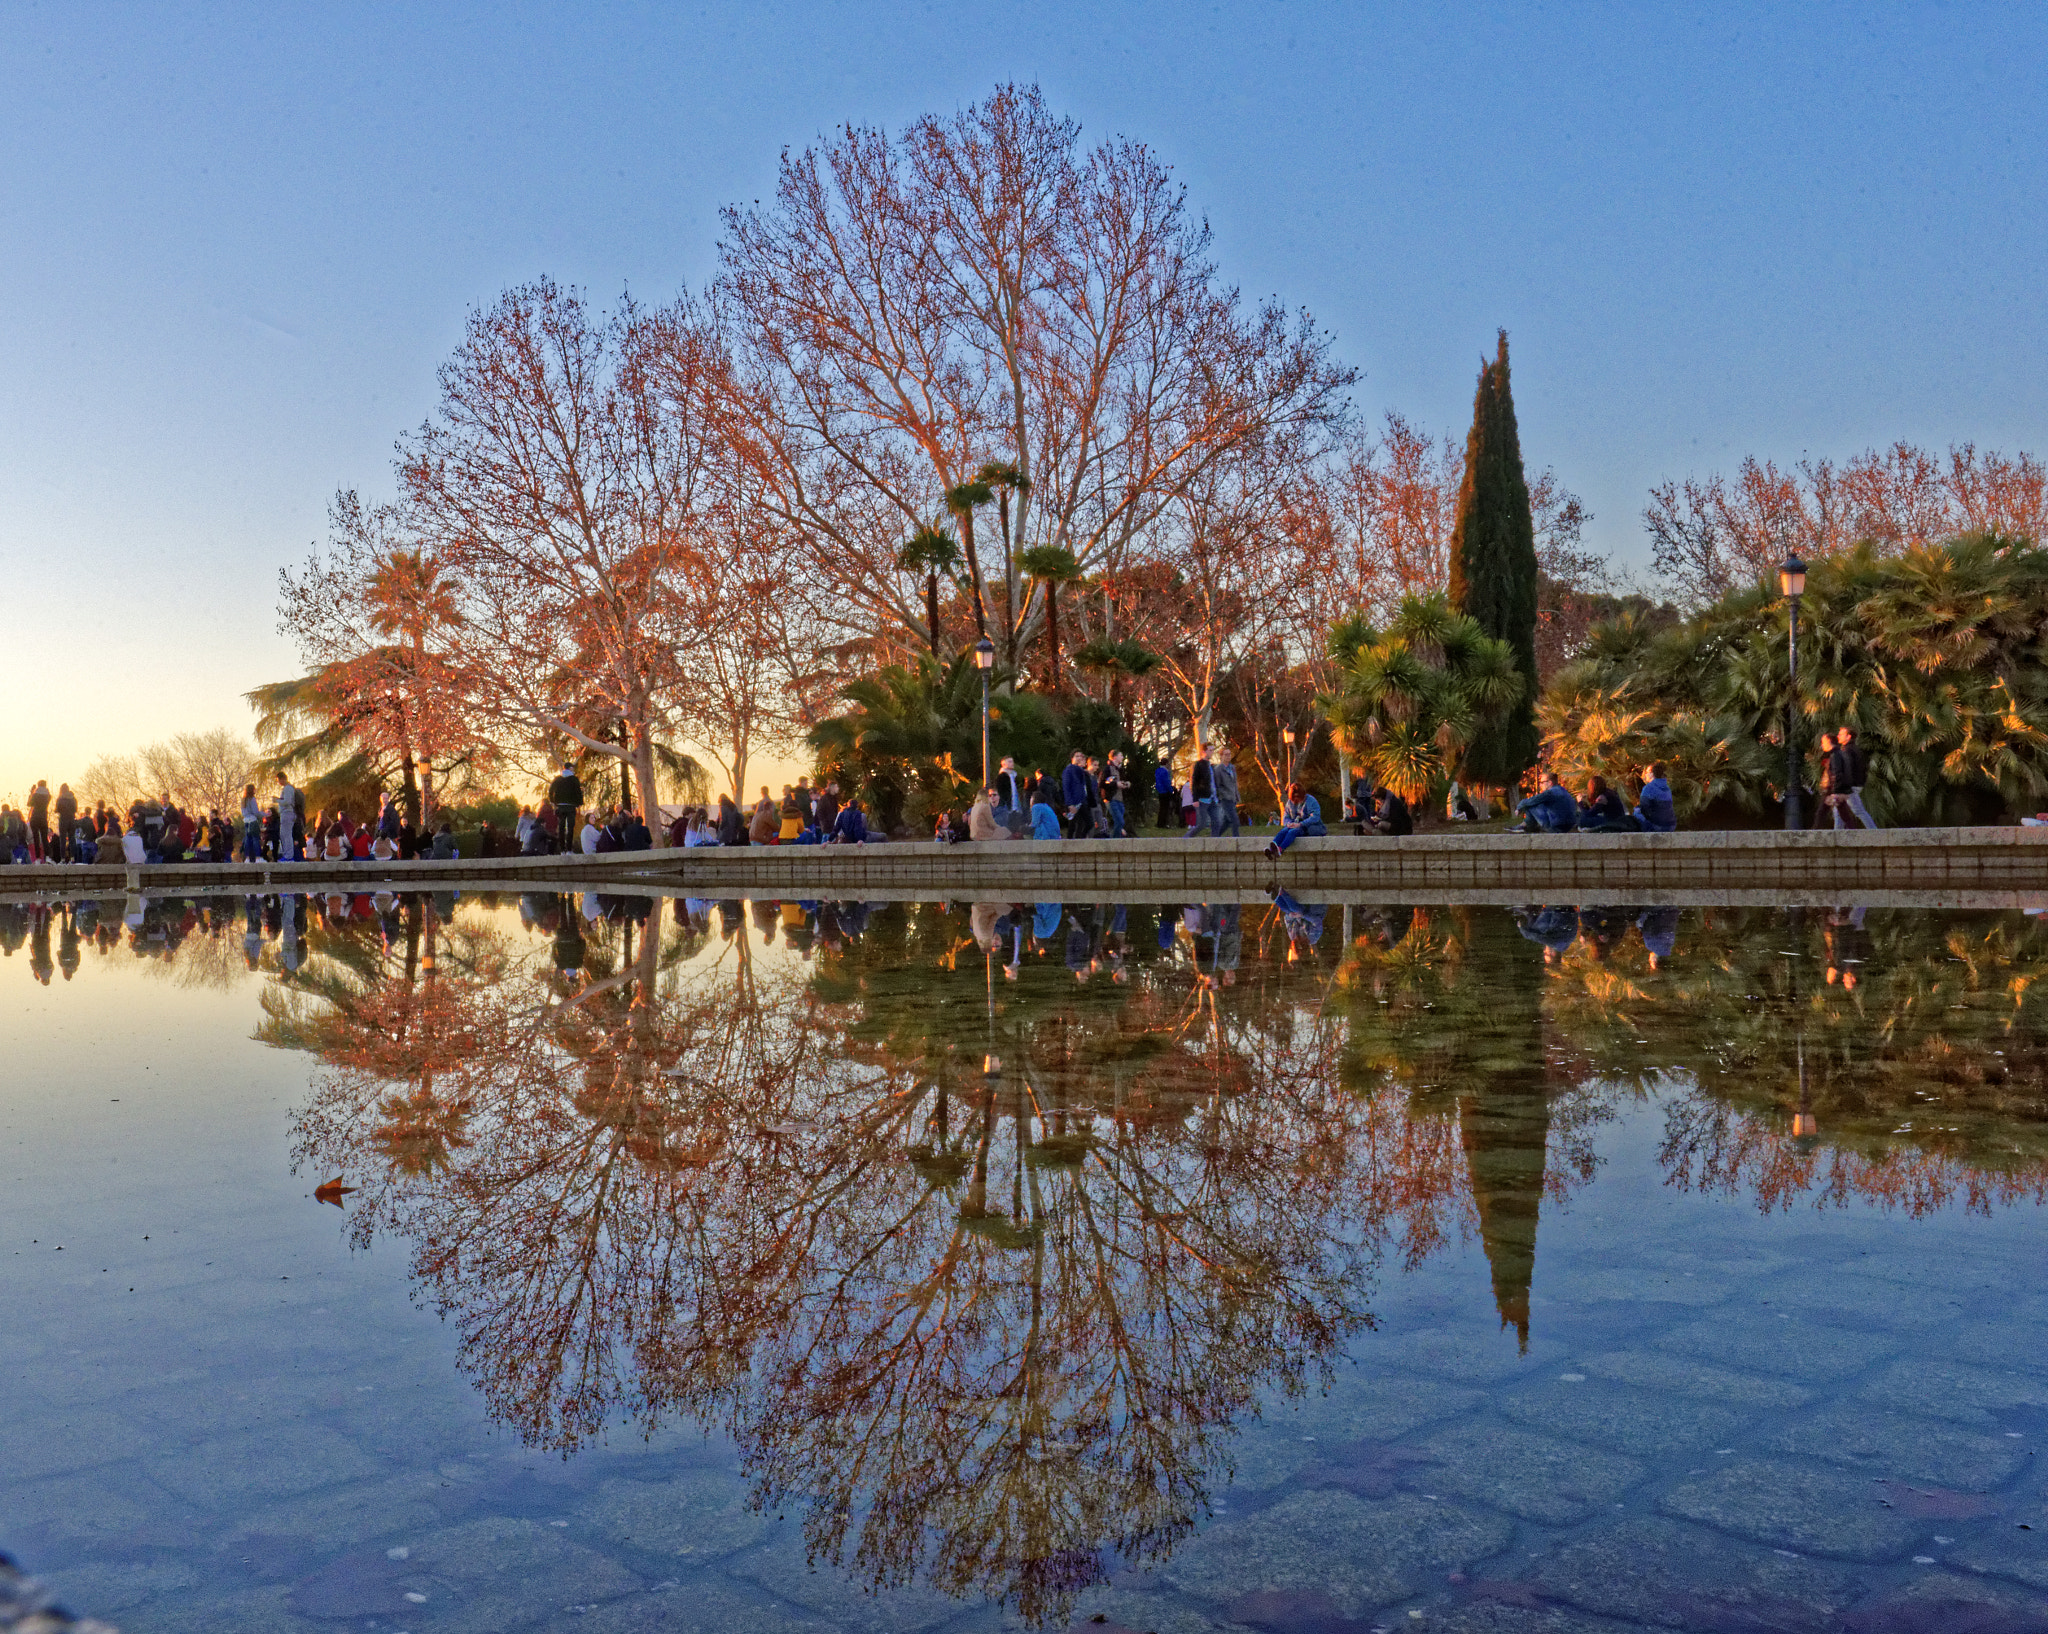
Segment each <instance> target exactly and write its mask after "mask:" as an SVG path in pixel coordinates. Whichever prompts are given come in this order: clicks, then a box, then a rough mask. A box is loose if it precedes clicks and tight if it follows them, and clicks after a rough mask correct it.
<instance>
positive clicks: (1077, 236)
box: [715, 85, 1353, 665]
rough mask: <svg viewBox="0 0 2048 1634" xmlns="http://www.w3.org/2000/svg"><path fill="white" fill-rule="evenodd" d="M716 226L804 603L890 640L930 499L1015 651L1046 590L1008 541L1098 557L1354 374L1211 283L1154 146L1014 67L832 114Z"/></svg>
mask: <svg viewBox="0 0 2048 1634" xmlns="http://www.w3.org/2000/svg"><path fill="white" fill-rule="evenodd" d="M725 226H726V238H725V242H724V244H723V246H722V257H723V270H722V273H721V276H720V279H719V281H718V285H717V288H716V295H715V299H716V301H717V305H718V309H719V312H720V314H721V317H722V318H723V320H724V322H725V325H726V326H727V328H728V330H729V332H730V334H731V336H732V339H733V343H734V347H735V355H736V359H737V362H738V365H739V368H738V373H737V376H736V382H737V385H738V389H739V391H740V392H741V394H742V397H743V399H744V402H745V404H746V414H745V419H746V421H747V424H748V435H747V436H746V437H745V439H744V448H745V452H746V454H747V456H748V457H749V459H750V460H751V461H752V463H753V464H754V467H755V469H756V470H757V471H758V472H759V473H760V474H761V476H762V478H763V480H764V483H765V486H766V493H767V496H768V502H769V503H770V504H772V505H773V506H774V507H775V508H776V509H777V510H778V512H779V513H780V516H781V518H782V519H783V521H784V522H785V523H786V525H787V526H788V527H789V529H790V530H791V532H792V535H793V536H794V537H795V538H797V539H799V540H800V541H801V542H802V544H803V546H804V548H805V549H806V551H807V552H808V554H809V556H810V558H811V560H812V562H813V563H814V564H815V568H816V580H815V582H816V583H818V584H819V585H820V586H821V587H822V588H823V589H824V590H826V591H827V592H828V597H826V598H821V602H820V610H821V612H822V613H823V614H824V615H825V616H826V617H827V618H828V619H830V620H832V621H834V622H836V623H837V624H838V625H839V626H840V627H841V628H842V629H844V630H845V631H847V632H848V633H849V634H853V635H857V636H861V637H868V638H872V639H875V640H877V641H879V642H880V643H881V644H882V645H883V646H884V647H887V648H893V649H902V650H908V649H911V648H913V647H914V646H916V645H917V644H918V639H919V636H920V634H928V617H927V616H926V609H924V608H923V607H922V606H921V605H920V590H921V588H923V583H922V580H921V579H920V577H919V574H918V571H917V570H916V569H915V568H914V567H905V566H903V565H901V563H902V561H903V557H902V547H903V544H904V541H905V540H906V539H908V538H909V537H911V536H912V535H913V534H914V533H915V532H916V531H917V530H918V529H919V528H920V527H923V526H926V525H928V524H931V523H932V522H934V521H937V520H941V519H943V518H944V517H945V514H946V512H947V510H948V508H949V506H950V508H952V509H953V510H954V511H955V512H956V513H960V512H964V513H965V514H962V515H960V518H959V532H960V537H961V539H962V541H963V544H967V545H968V563H967V565H968V569H969V581H970V584H973V585H979V586H980V588H981V599H982V600H983V601H984V603H985V604H986V607H987V616H988V622H989V625H990V630H991V634H992V636H993V637H994V638H995V639H996V642H997V645H998V648H999V650H1000V652H1001V654H1002V658H1003V661H1004V663H1005V664H1006V665H1016V664H1018V663H1019V662H1020V661H1021V660H1022V659H1023V658H1024V656H1025V653H1026V648H1027V647H1028V645H1029V643H1030V641H1031V638H1032V636H1033V635H1034V634H1035V632H1036V629H1037V624H1038V620H1039V619H1040V617H1041V616H1042V608H1043V603H1044V594H1043V590H1042V588H1041V585H1040V583H1039V582H1037V581H1031V580H1028V578H1027V576H1026V575H1024V574H1023V573H1022V571H1021V570H1020V567H1019V562H1018V557H1019V555H1020V554H1021V553H1022V552H1023V551H1024V550H1026V549H1028V548H1031V547H1034V546H1053V547H1058V548H1063V549H1065V550H1067V551H1069V552H1071V553H1072V555H1073V557H1074V560H1075V562H1076V564H1077V566H1078V569H1079V571H1080V572H1081V573H1083V574H1093V573H1097V572H1100V571H1102V570H1104V569H1117V568H1120V567H1121V566H1123V565H1124V564H1125V563H1126V561H1127V560H1128V559H1129V558H1130V557H1132V556H1133V555H1135V554H1139V553H1142V552H1143V550H1144V549H1145V547H1146V544H1147V542H1148V540H1149V539H1150V537H1151V534H1152V529H1153V527H1154V525H1155V524H1156V523H1157V522H1159V520H1160V519H1161V517H1162V516H1163V514H1164V513H1165V511H1166V510H1167V508H1168V507H1170V506H1171V505H1173V504H1174V503H1175V501H1176V500H1177V499H1178V498H1179V497H1180V496H1182V495H1183V494H1185V493H1186V492H1187V491H1188V490H1189V489H1190V487H1191V486H1192V485H1193V484H1195V483H1197V482H1198V481H1199V480H1200V479H1201V478H1202V477H1203V475H1204V474H1205V473H1206V472H1207V471H1208V470H1209V469H1210V468H1211V467H1212V466H1213V465H1214V464H1215V462H1216V461H1218V460H1219V459H1221V458H1223V457H1224V456H1226V455H1227V454H1228V453H1229V452H1230V451H1231V450H1233V449H1235V448H1236V447H1238V446H1239V445H1240V444H1241V443H1243V442H1244V441H1245V440H1247V439H1249V438H1255V437H1258V436H1261V435H1264V434H1267V433H1270V432H1273V431H1275V430H1279V429H1283V428H1286V427H1289V426H1298V425H1302V424H1306V423H1312V422H1315V421H1318V420H1320V419H1325V418H1329V417H1333V416H1335V415H1336V414H1337V413H1338V412H1339V411H1340V409H1341V398H1342V393H1343V390H1344V388H1345V386H1346V385H1347V384H1348V382H1349V381H1350V380H1351V379H1352V378H1353V376H1352V373H1351V371H1349V370H1347V369H1344V368H1342V367H1340V366H1338V365H1336V364H1335V363H1333V362H1332V361H1331V359H1330V357H1329V355H1328V343H1327V340H1326V338H1325V337H1324V336H1323V335H1322V333H1321V332H1320V331H1318V330H1317V329H1315V327H1314V326H1313V325H1312V324H1311V323H1310V322H1309V321H1308V319H1307V318H1306V317H1290V315H1289V314H1287V313H1286V312H1285V311H1283V310H1282V309H1280V308H1279V307H1277V306H1271V305H1268V306H1264V307H1260V308H1258V309H1256V310H1247V309H1246V307H1245V305H1244V303H1243V302H1242V301H1241V300H1240V298H1239V296H1238V293H1237V291H1236V290H1234V289H1231V288H1229V287H1227V286H1225V285H1224V284H1223V283H1222V282H1221V281H1220V280H1219V278H1218V276H1217V274H1216V269H1215V267H1214V266H1213V264H1212V263H1211V261H1210V260H1209V235H1208V229H1207V227H1206V225H1205V224H1203V223H1202V222H1200V221H1199V220H1197V219H1194V218H1191V217H1190V215H1189V213H1188V210H1187V206H1186V200H1185V196H1184V194H1183V191H1182V189H1181V188H1180V187H1179V186H1177V185H1176V184H1175V183H1174V182H1173V180H1172V178H1171V175H1170V174H1169V172H1168V170H1167V169H1166V167H1165V166H1164V165H1162V164H1161V163H1160V162H1159V160H1158V159H1157V158H1156V157H1155V156H1154V155H1153V154H1152V153H1151V151H1150V150H1149V149H1147V148H1146V147H1145V146H1144V145H1143V144H1141V143H1137V142H1132V141H1128V140H1123V139H1118V140H1114V141H1109V142H1105V143H1102V144H1100V145H1098V146H1096V147H1094V148H1090V149H1084V148H1083V147H1082V146H1081V140H1080V130H1079V127H1078V126H1077V125H1076V124H1075V123H1074V122H1073V121H1072V120H1069V119H1062V118H1060V117H1058V116H1056V115H1055V114H1053V113H1052V112H1051V111H1050V110H1049V109H1048V108H1047V107H1046V106H1045V103H1044V100H1043V98H1042V97H1041V95H1040V93H1039V91H1038V90H1037V88H1036V87H1032V86H1016V85H1005V86H1001V87H999V88H997V90H996V91H995V92H994V93H993V94H992V95H990V96H989V97H988V98H987V99H986V100H984V101H982V102H980V103H977V104H975V105H974V106H972V107H969V108H967V109H964V110H962V111H961V112H959V113H956V114H954V115H952V116H950V117H941V116H937V115H929V116H926V117H924V118H921V119H918V120H916V121H914V122H912V124H911V125H910V126H909V127H908V128H907V129H906V130H904V131H903V132H902V133H901V135H900V136H899V137H895V138H891V137H890V136H889V135H887V134H886V133H884V132H882V131H879V130H875V129H873V128H865V127H851V126H849V127H847V128H846V129H844V130H842V131H841V132H839V133H838V134H837V135H836V136H835V137H834V138H832V139H831V140H830V141H828V142H824V143H822V144H821V145H820V146H818V147H815V148H811V149H807V150H805V151H804V152H802V153H798V154H791V155H787V156H785V158H784V160H783V164H782V172H781V176H780V179H779V182H778V185H777V188H776V192H775V197H774V199H773V201H772V202H771V203H769V204H767V205H766V206H760V205H757V206H755V207H754V208H752V209H745V210H742V209H732V210H729V211H727V213H726V217H725ZM984 468H992V469H989V470H986V471H985V469H984ZM991 504H992V505H993V506H994V508H995V511H996V514H995V515H994V516H988V515H987V514H986V509H987V507H988V506H989V505H991ZM977 511H981V512H983V516H982V519H981V523H980V527H979V530H978V531H974V530H975V513H976V512H977ZM991 522H993V523H994V524H995V525H994V527H993V528H991V527H990V526H989V523H991ZM991 536H992V537H991ZM970 541H971V542H970Z"/></svg>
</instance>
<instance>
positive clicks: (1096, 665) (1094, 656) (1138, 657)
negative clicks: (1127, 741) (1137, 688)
mask: <svg viewBox="0 0 2048 1634" xmlns="http://www.w3.org/2000/svg"><path fill="white" fill-rule="evenodd" d="M1165 661H1166V660H1165V659H1163V658H1161V657H1160V656H1159V654H1157V653H1156V652H1153V651H1152V650H1151V649H1150V648H1148V647H1146V646H1145V645H1144V644H1143V643H1142V642H1139V641H1134V640H1133V639H1132V638H1131V637H1129V636H1125V637H1124V638H1123V640H1121V641H1111V640H1108V639H1107V638H1098V639H1096V640H1094V641H1090V642H1088V643H1086V644H1085V645H1083V646H1079V647H1076V648H1075V649H1074V662H1075V663H1076V664H1078V665H1079V666H1080V667H1081V668H1082V669H1084V670H1087V671H1088V672H1090V673H1091V674H1094V675H1107V676H1108V677H1109V706H1110V708H1112V709H1114V710H1115V711H1116V712H1117V716H1118V718H1119V719H1122V716H1123V684H1124V679H1125V677H1129V678H1130V679H1131V680H1133V681H1135V680H1139V679H1141V678H1142V677H1144V676H1147V675H1150V674H1151V673H1152V672H1153V671H1154V670H1155V669H1157V668H1158V667H1159V666H1160V665H1161V664H1163V663H1164V662H1165ZM1126 724H1128V723H1126Z"/></svg>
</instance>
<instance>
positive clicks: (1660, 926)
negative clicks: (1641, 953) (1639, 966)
mask: <svg viewBox="0 0 2048 1634" xmlns="http://www.w3.org/2000/svg"><path fill="white" fill-rule="evenodd" d="M1636 933H1637V934H1638V935H1639V936H1641V937H1642V939H1643V947H1644V949H1645V950H1646V951H1647V952H1648V953H1649V955H1650V968H1651V969H1652V970H1656V969H1659V968H1660V967H1661V966H1662V965H1663V963H1664V961H1665V960H1667V959H1669V958H1670V957H1671V952H1672V949H1673V948H1674V947H1676V946H1677V944H1678V910H1677V909H1676V908H1645V909H1644V910H1643V912H1642V915H1641V917H1639V918H1638V919H1637V920H1636Z"/></svg>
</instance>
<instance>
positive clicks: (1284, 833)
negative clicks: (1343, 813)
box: [1273, 821, 1330, 851]
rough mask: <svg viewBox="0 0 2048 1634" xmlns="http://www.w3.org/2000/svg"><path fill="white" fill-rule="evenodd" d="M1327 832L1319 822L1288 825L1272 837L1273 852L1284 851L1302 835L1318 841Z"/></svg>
mask: <svg viewBox="0 0 2048 1634" xmlns="http://www.w3.org/2000/svg"><path fill="white" fill-rule="evenodd" d="M1329 832H1330V831H1329V829H1328V828H1327V827H1326V826H1325V825H1324V824H1323V823H1322V822H1320V821H1317V822H1313V823H1288V824H1286V825H1285V826H1284V827H1282V828H1281V830H1280V832H1279V833H1277V834H1275V835H1274V836H1273V849H1274V850H1275V851H1285V850H1286V849H1287V848H1288V847H1289V846H1290V845H1292V844H1293V843H1294V842H1295V841H1296V840H1298V839H1300V838H1301V837H1302V835H1304V834H1306V835H1308V836H1309V838H1310V839H1314V840H1320V839H1322V838H1323V837H1324V836H1325V835H1327V834H1328V833H1329Z"/></svg>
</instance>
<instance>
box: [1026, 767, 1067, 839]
mask: <svg viewBox="0 0 2048 1634" xmlns="http://www.w3.org/2000/svg"><path fill="white" fill-rule="evenodd" d="M1031 837H1032V838H1033V839H1034V840H1057V839H1059V838H1060V813H1059V808H1058V807H1057V806H1055V805H1054V804H1053V803H1052V790H1051V789H1050V788H1049V787H1048V786H1047V783H1046V780H1045V779H1044V778H1040V779H1039V782H1038V787H1037V788H1035V789H1033V790H1032V791H1031Z"/></svg>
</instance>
